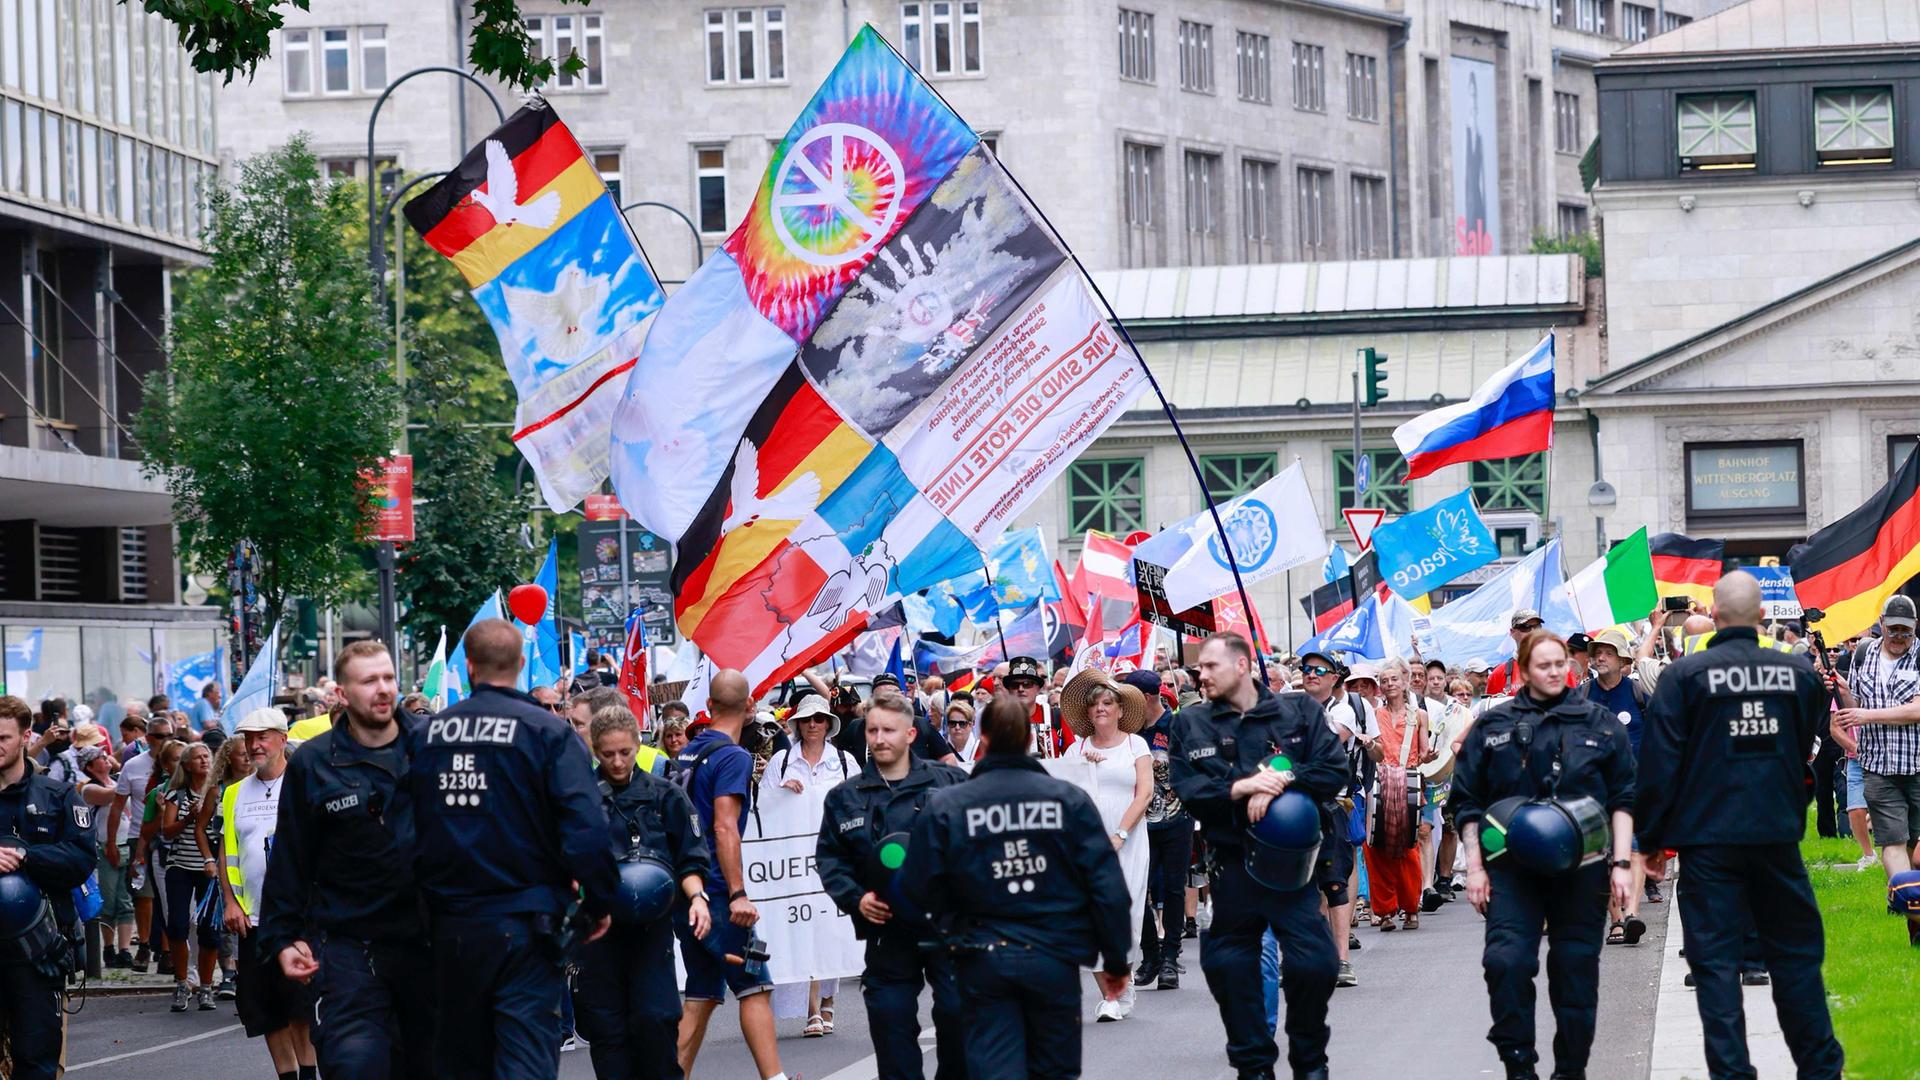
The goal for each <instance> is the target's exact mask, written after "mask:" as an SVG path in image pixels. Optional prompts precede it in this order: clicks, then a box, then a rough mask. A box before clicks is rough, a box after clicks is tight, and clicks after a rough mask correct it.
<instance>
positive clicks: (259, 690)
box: [220, 626, 280, 735]
mask: <svg viewBox="0 0 1920 1080" xmlns="http://www.w3.org/2000/svg"><path fill="white" fill-rule="evenodd" d="M279 683H280V628H279V627H278V626H276V627H274V628H273V632H272V633H269V634H268V635H267V640H266V642H265V643H264V644H262V645H261V646H260V654H259V655H258V656H255V657H254V658H253V663H251V664H249V665H247V675H246V678H244V679H241V680H240V686H239V688H238V689H236V690H234V692H233V696H232V697H230V698H228V699H227V707H226V708H224V709H222V710H220V726H221V727H222V728H225V729H226V732H227V734H229V735H231V734H233V726H234V725H235V724H238V723H239V722H240V721H241V720H242V719H243V718H244V717H245V716H246V715H247V714H248V713H250V712H252V711H253V710H255V709H264V708H266V707H268V706H270V705H272V704H273V694H274V690H275V689H276V688H277V687H278V686H279Z"/></svg>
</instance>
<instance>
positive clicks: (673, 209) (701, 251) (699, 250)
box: [620, 199, 707, 285]
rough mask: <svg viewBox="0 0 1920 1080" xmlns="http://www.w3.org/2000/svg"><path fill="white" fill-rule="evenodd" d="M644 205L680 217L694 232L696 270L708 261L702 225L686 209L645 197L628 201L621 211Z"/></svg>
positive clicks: (675, 283) (665, 283)
mask: <svg viewBox="0 0 1920 1080" xmlns="http://www.w3.org/2000/svg"><path fill="white" fill-rule="evenodd" d="M643 206H651V207H655V208H657V209H660V210H665V211H666V212H667V213H669V214H672V215H673V216H674V217H677V218H679V219H680V220H681V222H682V223H684V224H685V225H686V227H687V231H688V232H690V233H692V234H693V268H694V269H695V270H698V269H700V264H701V263H703V262H706V261H707V246H706V245H705V244H703V243H701V242H700V227H699V226H697V225H695V224H694V223H693V219H692V218H690V217H688V216H687V214H686V211H684V210H682V209H680V208H679V207H677V206H674V205H672V204H671V203H663V202H654V201H653V200H651V199H643V200H641V201H640V202H633V203H628V204H627V205H625V206H623V207H621V208H620V213H621V214H622V215H624V214H626V212H627V211H629V210H638V209H640V208H641V207H643ZM660 284H662V285H682V284H685V282H684V281H663V282H661V283H660Z"/></svg>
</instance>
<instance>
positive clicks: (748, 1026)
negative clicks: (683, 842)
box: [674, 670, 786, 1080]
mask: <svg viewBox="0 0 1920 1080" xmlns="http://www.w3.org/2000/svg"><path fill="white" fill-rule="evenodd" d="M752 710H753V688H752V687H751V686H749V685H747V677H746V676H745V675H742V674H740V673H739V672H738V671H732V670H727V671H720V672H716V673H715V674H714V676H713V681H712V682H711V683H710V684H709V685H708V687H707V715H709V716H711V717H712V718H713V723H711V724H709V725H708V726H707V727H705V728H702V729H701V731H700V733H699V734H698V735H696V736H694V737H693V739H692V740H691V741H690V742H688V743H687V745H686V746H685V747H684V748H682V749H681V751H680V755H679V757H677V758H676V759H675V761H674V769H675V772H676V778H677V779H678V780H679V782H680V783H682V784H684V785H685V787H686V790H687V794H688V795H689V796H691V797H692V799H693V809H694V811H695V812H696V813H698V814H699V815H700V835H701V836H704V837H706V840H707V852H708V857H709V858H710V859H711V860H712V865H711V867H710V868H709V870H708V871H707V872H706V873H704V874H702V875H701V878H702V880H704V881H705V882H706V886H707V910H708V911H710V912H712V913H713V928H712V929H711V930H709V931H707V940H706V941H705V942H702V941H700V940H698V939H696V938H695V937H694V935H693V929H692V927H691V926H690V925H689V924H688V922H687V915H686V911H685V909H684V908H683V909H681V910H680V911H679V912H677V913H676V914H675V915H674V920H675V927H674V928H675V931H676V932H677V933H678V934H679V937H680V957H681V959H682V961H684V962H685V964H686V968H687V987H686V1006H685V1008H684V1010H683V1011H682V1012H681V1014H680V1068H681V1069H682V1070H683V1071H685V1072H687V1073H688V1074H691V1073H692V1072H693V1062H694V1059H695V1058H696V1057H698V1056H699V1054H700V1044H701V1043H702V1042H704V1041H705V1040H706V1037H707V1021H709V1020H711V1019H712V1018H713V1010H714V1009H715V1008H716V1007H718V1006H719V1004H720V1003H721V1002H722V1001H724V1000H726V996H727V991H728V990H732V991H733V996H734V999H735V1000H737V1001H738V1002H739V1003H740V1033H741V1034H742V1035H744V1036H745V1037H746V1042H747V1051H748V1052H749V1053H751V1054H752V1055H753V1063H754V1065H756V1066H757V1067H758V1068H759V1072H760V1076H761V1077H762V1080H766V1078H770V1077H777V1078H780V1080H785V1077H786V1073H785V1072H783V1071H782V1070H781V1068H780V1051H779V1048H778V1047H776V1046H775V1045H774V1032H773V998H772V995H771V994H770V993H769V991H771V990H772V989H773V982H772V980H770V979H769V978H768V977H767V968H766V965H765V964H760V963H752V962H749V963H746V964H731V963H723V962H722V961H721V960H720V959H718V957H720V956H741V957H744V956H746V955H747V952H748V945H749V941H750V940H751V939H752V937H753V925H754V924H755V923H757V922H759V921H760V912H759V911H758V910H756V909H755V908H754V906H753V901H751V900H749V899H747V879H746V874H745V872H744V870H743V868H742V864H741V859H740V834H741V833H742V832H743V831H745V829H746V827H747V811H748V809H749V808H750V805H751V802H752V799H753V755H752V754H749V753H747V751H746V750H744V749H742V748H741V746H740V730H741V729H742V728H743V727H745V726H746V723H747V715H748V714H749V713H750V712H752Z"/></svg>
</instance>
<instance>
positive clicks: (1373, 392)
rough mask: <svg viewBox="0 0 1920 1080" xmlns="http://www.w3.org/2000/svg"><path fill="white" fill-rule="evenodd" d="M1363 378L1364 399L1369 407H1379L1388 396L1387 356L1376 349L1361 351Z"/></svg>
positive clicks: (1361, 385) (1361, 384)
mask: <svg viewBox="0 0 1920 1080" xmlns="http://www.w3.org/2000/svg"><path fill="white" fill-rule="evenodd" d="M1360 359H1361V362H1362V368H1361V370H1362V372H1363V377H1362V378H1361V381H1360V388H1361V390H1362V391H1364V392H1365V394H1366V397H1365V398H1364V399H1363V400H1364V401H1365V402H1366V404H1368V405H1378V404H1380V402H1382V401H1384V400H1386V396H1387V354H1386V353H1383V352H1379V351H1377V350H1375V349H1361V350H1360Z"/></svg>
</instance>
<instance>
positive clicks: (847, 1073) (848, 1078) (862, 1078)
mask: <svg viewBox="0 0 1920 1080" xmlns="http://www.w3.org/2000/svg"><path fill="white" fill-rule="evenodd" d="M933 1039H934V1032H933V1030H932V1029H931V1028H928V1029H927V1030H924V1031H922V1032H920V1044H921V1045H920V1052H921V1053H922V1054H924V1053H926V1052H927V1051H928V1050H930V1049H932V1043H933ZM879 1075H880V1064H879V1059H878V1058H876V1057H874V1055H872V1054H868V1055H867V1056H866V1057H863V1058H861V1059H860V1060H859V1061H856V1062H854V1063H853V1064H851V1065H848V1066H847V1067H845V1068H843V1069H837V1070H835V1071H833V1072H830V1073H828V1074H827V1075H825V1076H823V1077H821V1078H820V1080H874V1078H875V1077H877V1076H879Z"/></svg>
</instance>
